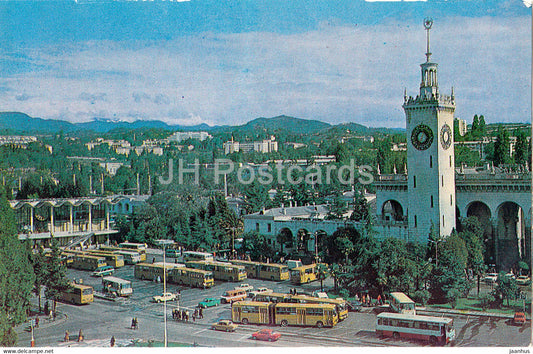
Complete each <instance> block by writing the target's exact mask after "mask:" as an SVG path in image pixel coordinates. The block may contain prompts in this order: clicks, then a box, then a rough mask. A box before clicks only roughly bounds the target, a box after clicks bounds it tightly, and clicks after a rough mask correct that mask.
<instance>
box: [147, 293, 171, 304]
mask: <svg viewBox="0 0 533 354" xmlns="http://www.w3.org/2000/svg"><path fill="white" fill-rule="evenodd" d="M176 298H177V295H176V294H172V293H163V294H161V295H156V296H154V297H152V300H153V301H154V302H163V301H174V300H176Z"/></svg>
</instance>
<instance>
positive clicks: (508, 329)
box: [18, 256, 531, 347]
mask: <svg viewBox="0 0 533 354" xmlns="http://www.w3.org/2000/svg"><path fill="white" fill-rule="evenodd" d="M150 257H151V256H150ZM114 276H117V277H120V278H123V279H128V280H131V281H132V284H133V288H134V294H133V295H132V296H131V297H130V298H128V299H119V300H118V301H108V300H104V299H100V298H95V300H94V302H93V303H91V304H89V305H83V306H76V305H71V304H64V303H58V313H59V316H58V317H57V318H56V320H55V321H49V320H48V319H45V317H41V321H40V326H39V328H36V329H35V331H34V338H35V342H36V346H46V347H65V346H72V347H75V346H93V347H103V346H109V341H110V339H111V336H114V337H115V338H116V341H117V342H116V346H126V345H129V344H130V343H132V342H133V341H156V342H162V341H163V338H164V316H163V304H156V303H153V302H151V299H152V296H154V295H158V294H160V293H162V292H163V284H162V283H157V282H151V281H140V280H137V279H135V278H134V276H133V266H125V267H122V268H119V269H117V270H116V271H115V274H114ZM68 277H69V279H83V282H84V283H85V284H88V285H92V286H94V288H95V290H96V291H98V290H101V279H100V278H94V277H91V276H90V272H86V271H79V270H73V269H69V270H68ZM244 282H246V283H249V284H251V285H253V286H254V288H257V287H261V286H264V287H267V288H270V289H273V290H274V291H276V292H289V289H290V288H292V287H294V286H293V285H292V284H290V283H289V282H288V281H286V282H271V281H264V280H258V279H247V280H246V281H244ZM329 282H331V281H330V280H329V281H328V282H327V284H326V285H330V284H329ZM238 285H239V283H237V282H235V283H229V282H220V281H216V284H215V286H214V287H213V288H210V289H205V290H204V289H195V288H186V287H180V286H177V285H174V284H167V291H169V292H177V291H178V290H180V291H181V300H180V301H179V302H169V303H167V333H168V341H169V342H177V343H184V344H187V345H199V346H208V347H243V346H272V347H301V346H371V347H373V346H399V347H409V346H428V344H427V343H423V342H416V341H407V340H405V341H404V340H400V341H395V340H393V339H380V338H379V337H377V336H376V335H375V332H374V330H375V321H376V315H375V313H374V312H373V311H372V309H371V308H363V311H362V312H350V313H349V316H348V318H347V319H346V320H344V321H342V322H340V323H339V324H338V325H337V326H335V327H333V328H322V329H318V328H313V327H285V328H281V327H275V328H274V329H275V330H276V331H278V332H280V333H281V334H282V336H281V338H280V339H279V340H278V341H277V342H263V341H254V340H252V339H251V334H252V333H253V332H255V331H257V330H259V329H261V328H267V327H266V326H256V325H246V326H244V325H239V328H238V329H237V330H236V331H235V332H234V333H226V332H219V331H213V330H211V329H210V324H211V323H214V322H216V321H218V320H220V319H230V318H231V307H230V305H229V304H223V305H220V306H218V307H211V308H208V309H205V310H204V318H203V319H198V320H196V321H195V322H193V321H192V319H191V320H190V321H189V322H182V321H175V320H173V319H172V315H171V310H172V309H174V308H177V307H178V306H179V307H180V308H188V309H193V308H194V307H195V306H196V305H197V304H198V302H199V301H201V300H202V299H203V298H206V297H220V296H221V295H222V293H223V292H224V291H225V290H229V289H233V288H234V287H235V286H238ZM297 288H298V289H299V290H301V291H309V292H310V291H313V290H318V289H319V288H320V283H319V282H313V283H311V284H306V285H304V286H301V287H297ZM34 300H35V301H34V304H36V301H37V300H36V299H34ZM191 314H192V311H191ZM133 317H137V318H138V320H139V329H138V330H132V329H131V328H130V325H131V320H132V318H133ZM446 317H452V318H454V327H455V329H456V341H455V342H454V343H453V344H451V345H452V346H457V347H471V346H477V347H482V346H483V347H484V346H503V347H510V346H512V347H520V346H527V345H529V344H530V342H531V321H528V322H527V323H526V324H525V325H523V326H513V325H512V324H511V321H509V320H508V319H504V318H495V317H490V318H489V317H481V316H468V315H466V316H463V315H446ZM26 329H27V325H23V326H19V327H18V333H19V346H22V347H25V346H29V345H30V340H31V333H30V332H28V331H26ZM80 329H82V331H83V334H84V341H83V342H81V343H78V342H77V341H76V339H77V335H78V331H79V330H80ZM65 331H69V333H70V335H71V339H72V341H70V342H64V337H65Z"/></svg>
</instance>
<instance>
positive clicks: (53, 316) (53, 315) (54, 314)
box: [52, 311, 57, 321]
mask: <svg viewBox="0 0 533 354" xmlns="http://www.w3.org/2000/svg"><path fill="white" fill-rule="evenodd" d="M56 316H57V314H56V312H55V311H52V318H53V319H54V321H55V320H56Z"/></svg>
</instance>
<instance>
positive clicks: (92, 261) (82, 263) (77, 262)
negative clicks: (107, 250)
mask: <svg viewBox="0 0 533 354" xmlns="http://www.w3.org/2000/svg"><path fill="white" fill-rule="evenodd" d="M106 265H107V263H106V260H105V258H104V257H98V256H92V255H88V254H74V255H73V256H72V263H67V266H68V267H71V268H74V269H81V270H90V271H94V270H95V269H96V268H98V267H102V266H106Z"/></svg>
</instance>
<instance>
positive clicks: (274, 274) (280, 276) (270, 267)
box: [230, 259, 289, 281]
mask: <svg viewBox="0 0 533 354" xmlns="http://www.w3.org/2000/svg"><path fill="white" fill-rule="evenodd" d="M230 263H232V264H236V265H242V266H244V268H245V269H246V274H247V276H248V278H257V279H266V280H273V281H283V280H289V268H288V267H287V266H286V265H284V264H277V263H261V262H252V261H241V260H238V259H235V260H231V261H230Z"/></svg>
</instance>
